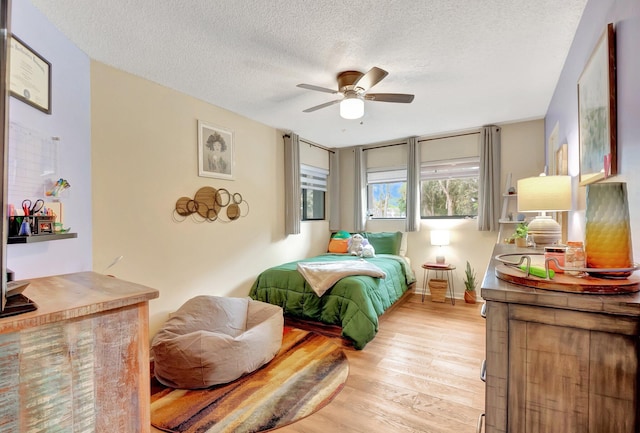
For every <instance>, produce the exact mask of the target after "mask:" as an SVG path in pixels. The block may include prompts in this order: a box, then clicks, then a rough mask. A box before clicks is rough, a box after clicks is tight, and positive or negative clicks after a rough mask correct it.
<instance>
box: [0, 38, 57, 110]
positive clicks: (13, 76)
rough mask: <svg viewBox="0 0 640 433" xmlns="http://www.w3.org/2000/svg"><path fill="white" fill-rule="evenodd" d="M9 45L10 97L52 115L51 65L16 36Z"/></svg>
mask: <svg viewBox="0 0 640 433" xmlns="http://www.w3.org/2000/svg"><path fill="white" fill-rule="evenodd" d="M9 43H10V44H11V47H10V50H9V53H10V60H11V61H10V68H9V69H10V70H9V90H10V95H11V96H13V97H14V98H17V99H19V100H21V101H22V102H24V103H26V104H29V105H31V106H32V107H34V108H37V109H38V110H40V111H43V112H45V113H47V114H51V63H49V62H48V61H47V60H45V58H44V57H42V56H41V55H40V54H38V53H36V52H35V51H34V50H32V49H31V47H29V46H28V45H27V44H25V43H24V42H22V41H21V40H20V39H18V38H16V37H15V36H11V39H10V41H9Z"/></svg>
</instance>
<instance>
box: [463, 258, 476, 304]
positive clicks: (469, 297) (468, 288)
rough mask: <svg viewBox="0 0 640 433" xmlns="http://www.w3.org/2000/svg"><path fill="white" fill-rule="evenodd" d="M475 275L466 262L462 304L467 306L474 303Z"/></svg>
mask: <svg viewBox="0 0 640 433" xmlns="http://www.w3.org/2000/svg"><path fill="white" fill-rule="evenodd" d="M477 285H478V282H477V281H476V273H475V271H474V270H473V269H472V268H471V265H470V264H469V261H467V268H466V269H465V271H464V302H466V303H467V304H475V303H476V286H477Z"/></svg>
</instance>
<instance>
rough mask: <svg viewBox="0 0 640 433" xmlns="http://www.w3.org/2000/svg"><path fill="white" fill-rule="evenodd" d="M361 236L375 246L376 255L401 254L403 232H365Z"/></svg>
mask: <svg viewBox="0 0 640 433" xmlns="http://www.w3.org/2000/svg"><path fill="white" fill-rule="evenodd" d="M361 234H362V237H364V238H365V239H367V240H368V241H369V243H370V244H371V245H373V249H374V250H375V251H376V254H394V255H396V256H397V255H398V254H399V253H400V244H401V243H402V232H380V233H370V232H365V233H361Z"/></svg>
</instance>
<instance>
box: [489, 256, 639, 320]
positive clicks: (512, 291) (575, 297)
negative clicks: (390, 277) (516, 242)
mask: <svg viewBox="0 0 640 433" xmlns="http://www.w3.org/2000/svg"><path fill="white" fill-rule="evenodd" d="M535 252H538V253H539V252H540V251H537V250H535V249H532V248H517V247H515V246H513V245H509V244H496V245H495V248H494V251H493V258H492V260H491V261H490V262H489V266H488V267H487V272H486V273H485V276H484V280H483V282H482V286H481V287H482V289H481V295H482V298H483V299H485V300H491V301H497V302H508V303H520V304H527V305H536V306H541V307H552V308H561V309H567V310H578V311H587V312H601V313H608V314H621V315H630V316H640V292H636V293H624V294H619V293H616V294H585V293H568V292H559V291H554V290H547V289H540V288H533V287H526V286H522V285H517V284H512V283H509V282H507V281H503V280H501V279H499V278H498V276H497V275H496V266H498V265H500V262H499V261H498V260H497V259H496V258H495V257H496V256H497V255H501V254H509V253H522V254H527V253H535ZM523 275H524V272H523ZM576 281H579V279H578V278H577V279H576Z"/></svg>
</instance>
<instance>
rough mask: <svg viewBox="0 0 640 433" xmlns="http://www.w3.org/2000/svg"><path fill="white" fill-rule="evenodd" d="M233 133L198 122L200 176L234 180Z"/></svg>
mask: <svg viewBox="0 0 640 433" xmlns="http://www.w3.org/2000/svg"><path fill="white" fill-rule="evenodd" d="M233 151H234V149H233V132H232V131H229V130H227V129H224V128H220V127H218V126H215V125H212V124H209V123H207V122H204V121H202V120H198V175H199V176H202V177H215V178H219V179H228V180H233Z"/></svg>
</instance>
